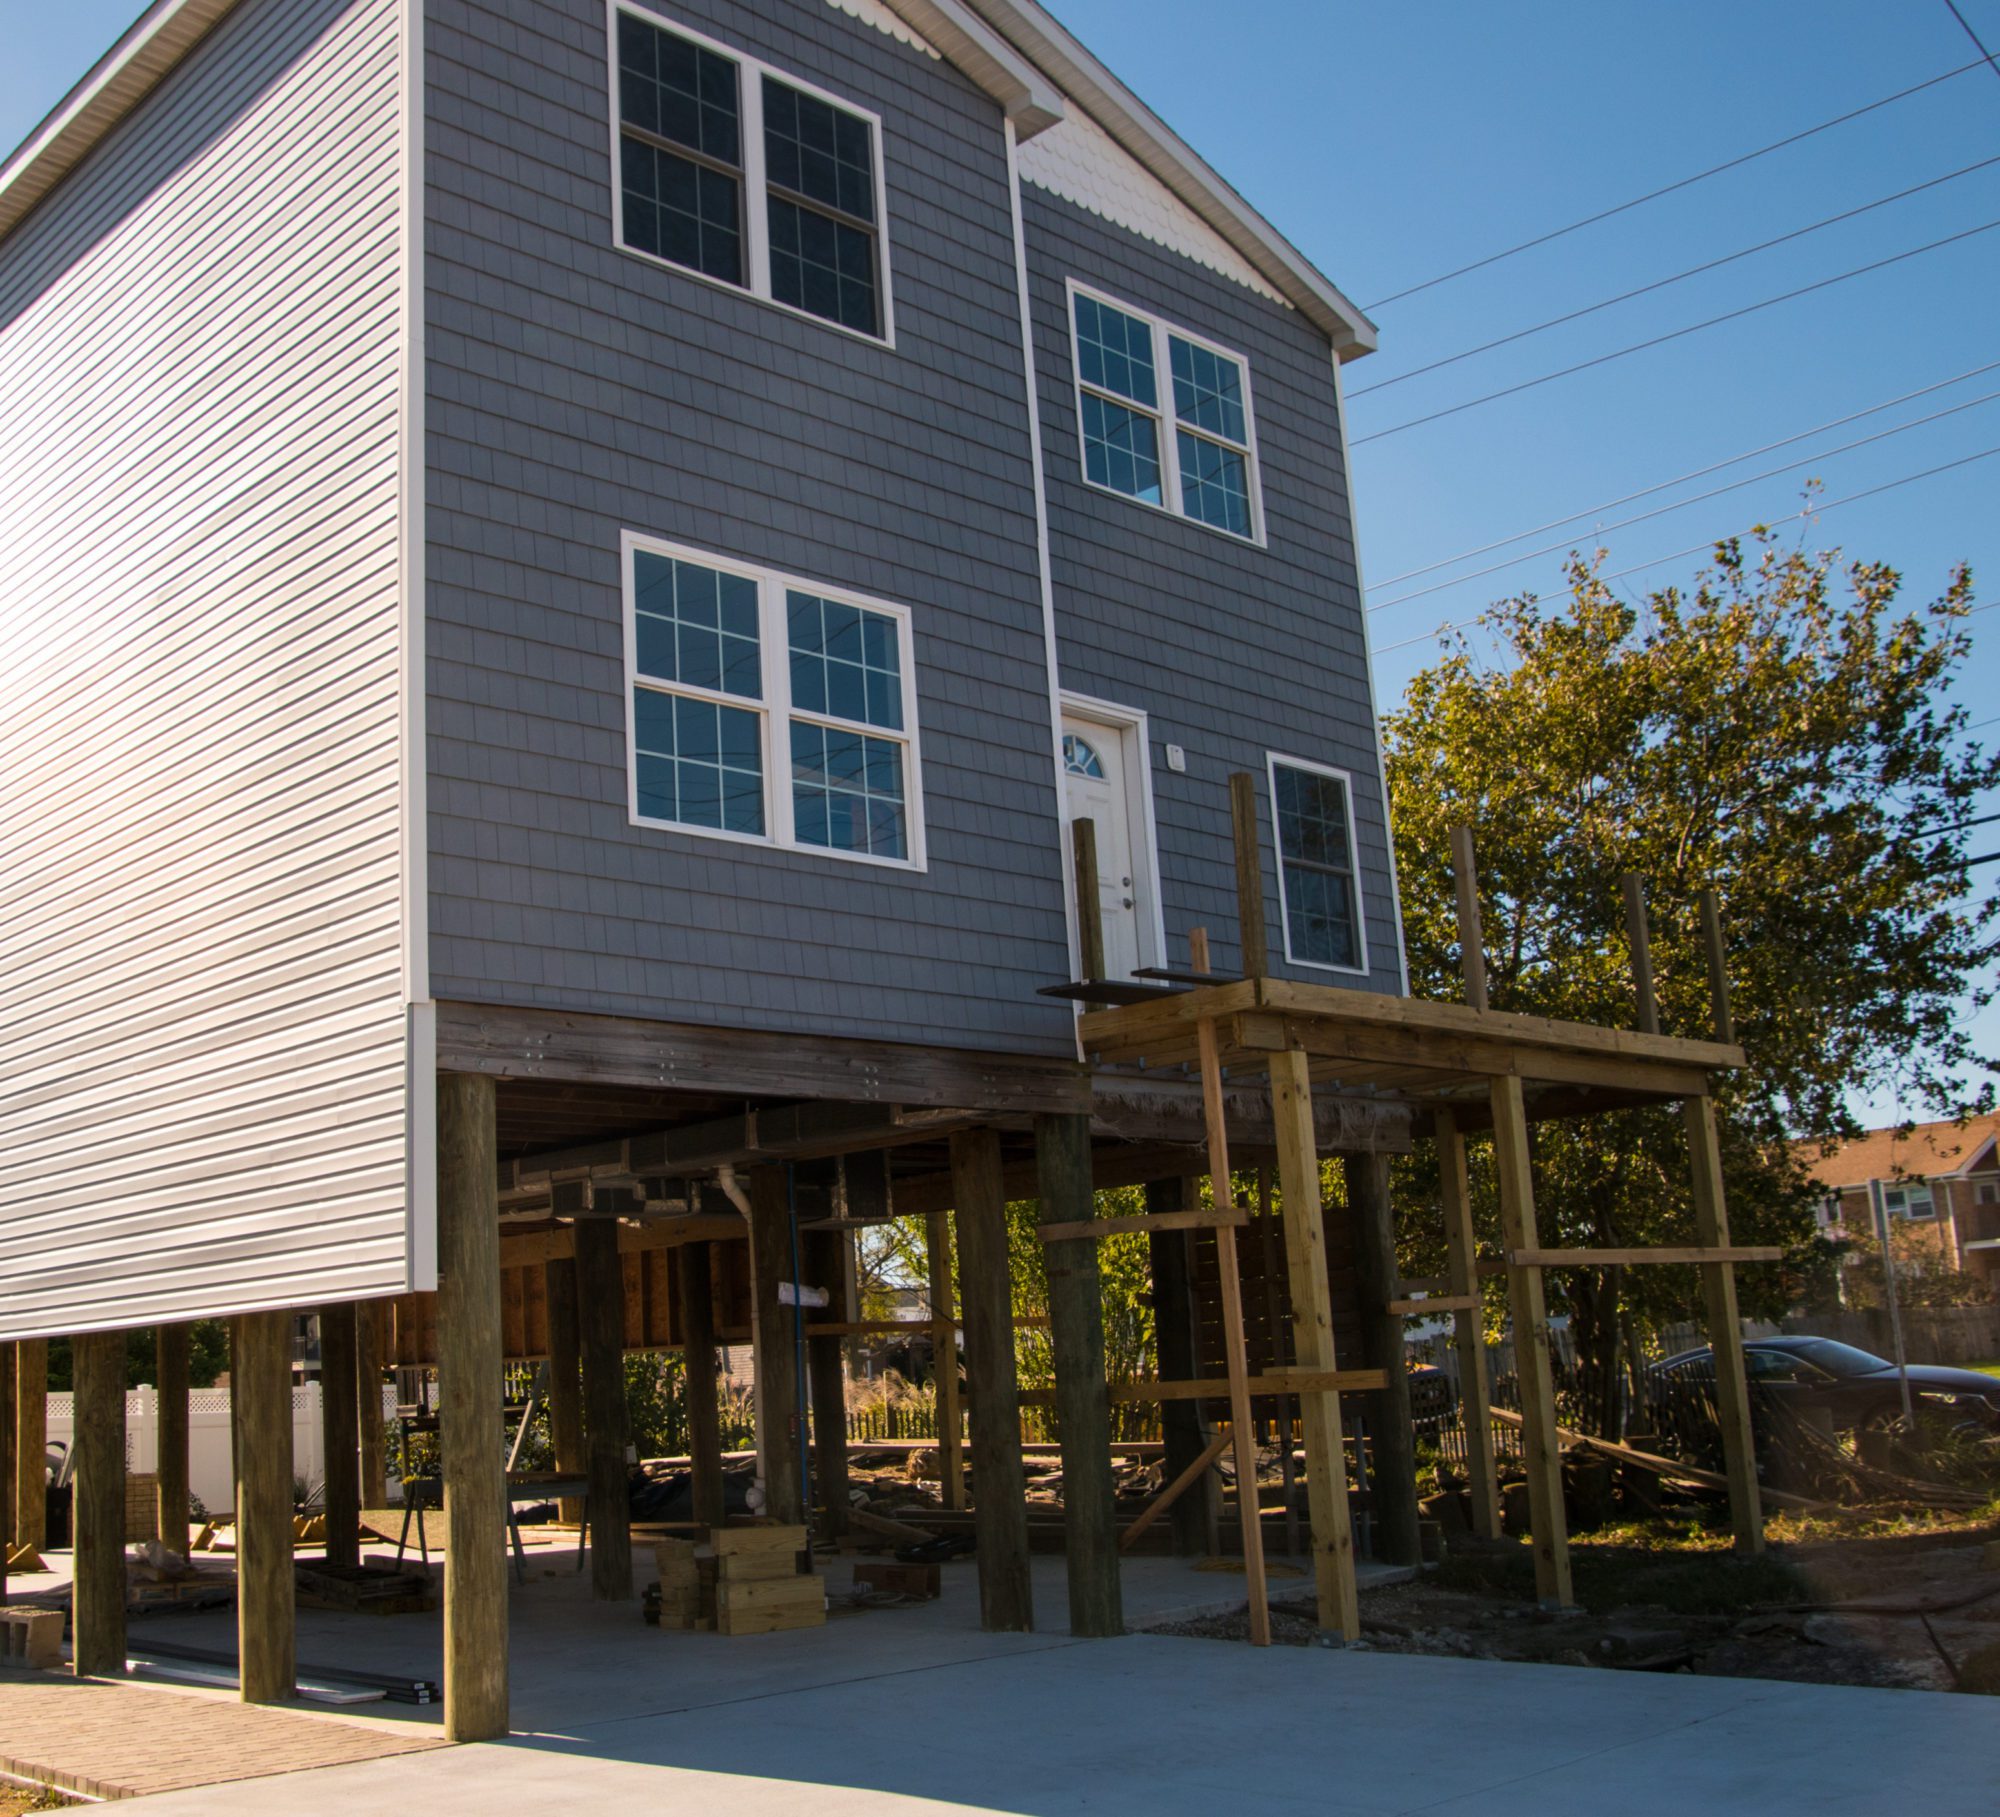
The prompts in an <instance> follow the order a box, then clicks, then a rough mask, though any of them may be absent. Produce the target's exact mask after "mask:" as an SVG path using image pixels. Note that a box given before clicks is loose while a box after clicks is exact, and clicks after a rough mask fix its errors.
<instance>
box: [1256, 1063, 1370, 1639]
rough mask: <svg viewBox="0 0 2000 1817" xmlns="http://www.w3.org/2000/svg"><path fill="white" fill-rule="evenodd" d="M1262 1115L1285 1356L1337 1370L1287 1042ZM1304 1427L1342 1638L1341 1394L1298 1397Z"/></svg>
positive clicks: (1317, 1575)
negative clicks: (1288, 1332)
mask: <svg viewBox="0 0 2000 1817" xmlns="http://www.w3.org/2000/svg"><path fill="white" fill-rule="evenodd" d="M1270 1076H1271V1120H1272V1124H1273V1128H1274V1132H1275V1134H1276V1137H1277V1144H1278V1193H1279V1198H1280V1202H1281V1208H1282V1211H1283V1215H1284V1220H1285V1276H1286V1280H1287V1283H1288V1284H1289V1286H1290V1288H1291V1296H1292V1354H1293V1356H1294V1358H1295V1359H1296V1361H1295V1364H1294V1366H1295V1367H1296V1368H1297V1369H1298V1370H1300V1371H1301V1372H1302V1373H1313V1374H1318V1373H1321V1372H1328V1373H1330V1372H1331V1371H1333V1370H1334V1369H1336V1368H1338V1367H1339V1364H1338V1362H1337V1361H1336V1358H1335V1353H1334V1342H1333V1290H1332V1285H1331V1280H1330V1277H1329V1275H1328V1273H1327V1262H1326V1220H1325V1214H1324V1211H1323V1209H1322V1207H1321V1203H1320V1181H1319V1147H1318V1142H1317V1139H1316V1137H1315V1134H1314V1130H1313V1110H1312V1077H1311V1073H1310V1072H1309V1070H1308V1067H1307V1062H1306V1056H1305V1055H1304V1054H1303V1053H1301V1052H1299V1050H1298V1049H1296V1048H1286V1049H1285V1050H1283V1051H1282V1052H1280V1053H1275V1054H1273V1055H1272V1056H1271V1061H1270ZM1299 1413H1300V1424H1301V1425H1302V1427H1303V1428H1304V1431H1305V1450H1306V1502H1307V1506H1308V1508H1309V1509H1310V1510H1311V1515H1312V1552H1313V1582H1314V1587H1315V1589H1316V1591H1317V1593H1318V1603H1319V1625H1320V1627H1321V1628H1322V1629H1324V1630H1325V1631H1327V1632H1328V1633H1338V1634H1339V1635H1340V1636H1341V1637H1342V1638H1343V1639H1346V1640H1359V1639H1360V1638H1361V1603H1360V1598H1359V1596H1358V1594H1357V1592H1356V1586H1355V1577H1354V1531H1353V1524H1352V1520H1351V1518H1350V1516H1349V1512H1348V1506H1347V1453H1346V1449H1345V1443H1344V1439H1343V1436H1342V1433H1341V1417H1340V1398H1339V1396H1338V1395H1334V1394H1303V1395H1301V1396H1300V1397H1299Z"/></svg>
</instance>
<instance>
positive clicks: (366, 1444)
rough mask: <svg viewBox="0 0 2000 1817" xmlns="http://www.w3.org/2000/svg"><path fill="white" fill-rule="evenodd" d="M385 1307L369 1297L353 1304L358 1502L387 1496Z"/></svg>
mask: <svg viewBox="0 0 2000 1817" xmlns="http://www.w3.org/2000/svg"><path fill="white" fill-rule="evenodd" d="M389 1318H390V1313H389V1308H388V1307H387V1306H386V1305H381V1306H378V1305H377V1304H376V1303H375V1301H373V1300H357V1301H356V1302H355V1306H354V1423H355V1428H356V1430H357V1432H358V1433H359V1434H360V1442H361V1505H362V1506H363V1507H364V1508H381V1507H385V1506H386V1505H387V1503H388V1500H389V1433H388V1428H387V1426H386V1425H385V1423H384V1422H383V1419H382V1355H383V1351H384V1349H385V1348H386V1340H387V1337H388V1327H389Z"/></svg>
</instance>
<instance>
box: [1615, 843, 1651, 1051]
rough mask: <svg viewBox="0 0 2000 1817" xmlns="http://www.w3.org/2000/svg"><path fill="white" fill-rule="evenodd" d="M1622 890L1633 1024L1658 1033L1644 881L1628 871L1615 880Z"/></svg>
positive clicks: (1644, 1032)
mask: <svg viewBox="0 0 2000 1817" xmlns="http://www.w3.org/2000/svg"><path fill="white" fill-rule="evenodd" d="M1618 883H1619V888H1620V889H1621V890H1623V891H1624V893H1625V940H1626V943H1627V945H1629V946H1630V947H1631V949H1632V1002H1633V1007H1634V1019H1633V1023H1632V1026H1633V1027H1634V1028H1636V1029H1637V1030H1638V1031H1639V1032H1640V1033H1641V1034H1642V1035H1657V1034H1658V1033H1659V1032H1660V1000H1659V997H1658V995H1657V994H1656V992H1655V991H1654V989H1653V937H1652V933H1651V930H1650V929H1649V928H1648V927H1647V925H1646V880H1645V879H1644V878H1643V877H1641V876H1640V875H1639V874H1638V872H1637V871H1627V872H1626V873H1625V875H1624V876H1623V877H1621V878H1620V879H1619V880H1618Z"/></svg>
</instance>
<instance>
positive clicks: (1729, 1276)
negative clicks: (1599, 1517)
mask: <svg viewBox="0 0 2000 1817" xmlns="http://www.w3.org/2000/svg"><path fill="white" fill-rule="evenodd" d="M1681 1116H1682V1119H1683V1120H1684V1122H1685V1123H1686V1125H1687V1139H1688V1160H1689V1163H1690V1166H1691V1169H1692V1172H1693V1176H1694V1217H1695V1228H1696V1230H1697V1231H1698V1233H1699V1234H1700V1237H1701V1240H1702V1242H1703V1243H1704V1244H1709V1245H1713V1246H1714V1247H1716V1248H1721V1247H1724V1246H1725V1245H1727V1244H1728V1242H1729V1201H1728V1199H1727V1198H1726V1197H1725V1195H1724V1193H1723V1186H1722V1144H1721V1142H1720V1140H1719V1139H1718V1136H1717V1133H1716V1127H1715V1102H1714V1100H1713V1099H1711V1098H1689V1099H1687V1100H1686V1101H1685V1102H1684V1103H1683V1104H1682V1105H1681ZM1701 1290H1702V1298H1703V1300H1704V1301H1705V1302H1706V1309H1707V1313H1708V1342H1709V1348H1710V1349H1711V1350H1712V1351H1713V1352H1714V1354H1715V1405H1716V1411H1717V1413H1718V1414H1719V1415H1720V1417H1721V1421H1722V1462H1723V1469H1724V1471H1725V1473H1726V1474H1727V1475H1728V1477H1729V1522H1730V1525H1731V1526H1732V1527H1733V1528H1734V1529H1735V1533H1736V1549H1737V1551H1739V1552H1742V1553H1748V1554H1755V1553H1758V1552H1762V1551H1763V1550H1764V1506H1763V1500H1762V1497H1761V1495H1760V1494H1759V1492H1758V1488H1757V1439H1756V1433H1755V1431H1754V1430H1753V1428H1752V1426H1751V1424H1750V1383H1749V1379H1748V1376H1747V1374H1746V1372H1745V1369H1744V1363H1743V1327H1742V1324H1741V1323H1740V1322H1739V1320H1738V1318H1737V1312H1736V1264H1735V1263H1733V1262H1704V1263H1702V1264H1701Z"/></svg>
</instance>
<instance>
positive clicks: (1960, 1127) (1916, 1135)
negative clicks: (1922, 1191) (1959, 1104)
mask: <svg viewBox="0 0 2000 1817" xmlns="http://www.w3.org/2000/svg"><path fill="white" fill-rule="evenodd" d="M1996 1139H2000V1112H1996V1113H1995V1114H1993V1115H1991V1116H1985V1117H1970V1118H1968V1119H1967V1120H1966V1121H1965V1122H1964V1123H1919V1124H1918V1125H1917V1126H1916V1127H1915V1128H1914V1129H1913V1130H1911V1131H1910V1133H1909V1134H1908V1135H1907V1136H1905V1135H1903V1134H1902V1132H1901V1131H1900V1130H1897V1129H1871V1130H1870V1131H1869V1132H1868V1133H1867V1134H1866V1135H1865V1136H1857V1137H1856V1138H1855V1139H1854V1140H1853V1141H1852V1142H1844V1143H1842V1144H1841V1145H1840V1147H1839V1148H1837V1149H1835V1150H1834V1152H1833V1153H1832V1154H1830V1155H1828V1156H1827V1157H1826V1158H1825V1159H1824V1160H1814V1161H1813V1163H1812V1174H1813V1178H1814V1179H1815V1180H1817V1181H1818V1182H1819V1183H1820V1184H1821V1185H1822V1186H1824V1187H1826V1188H1827V1189H1828V1190H1829V1191H1841V1190H1848V1189H1852V1188H1856V1187H1861V1186H1866V1185H1867V1184H1868V1182H1869V1181H1870V1180H1894V1179H1901V1178H1905V1177H1908V1178H1912V1179H1919V1180H1935V1179H1940V1178H1942V1177H1944V1176H1945V1175H1948V1174H1949V1175H1956V1176H1962V1175H1964V1174H1967V1173H1970V1172H1971V1171H1972V1169H1973V1167H1974V1166H1975V1165H1977V1164H1978V1163H1979V1162H1981V1161H1982V1160H1984V1161H1985V1162H1986V1163H1987V1164H1988V1165H1989V1166H1990V1165H1991V1162H1992V1155H1991V1152H1990V1151H1991V1150H1992V1148H1993V1145H1994V1142H1995V1140H1996Z"/></svg>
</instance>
